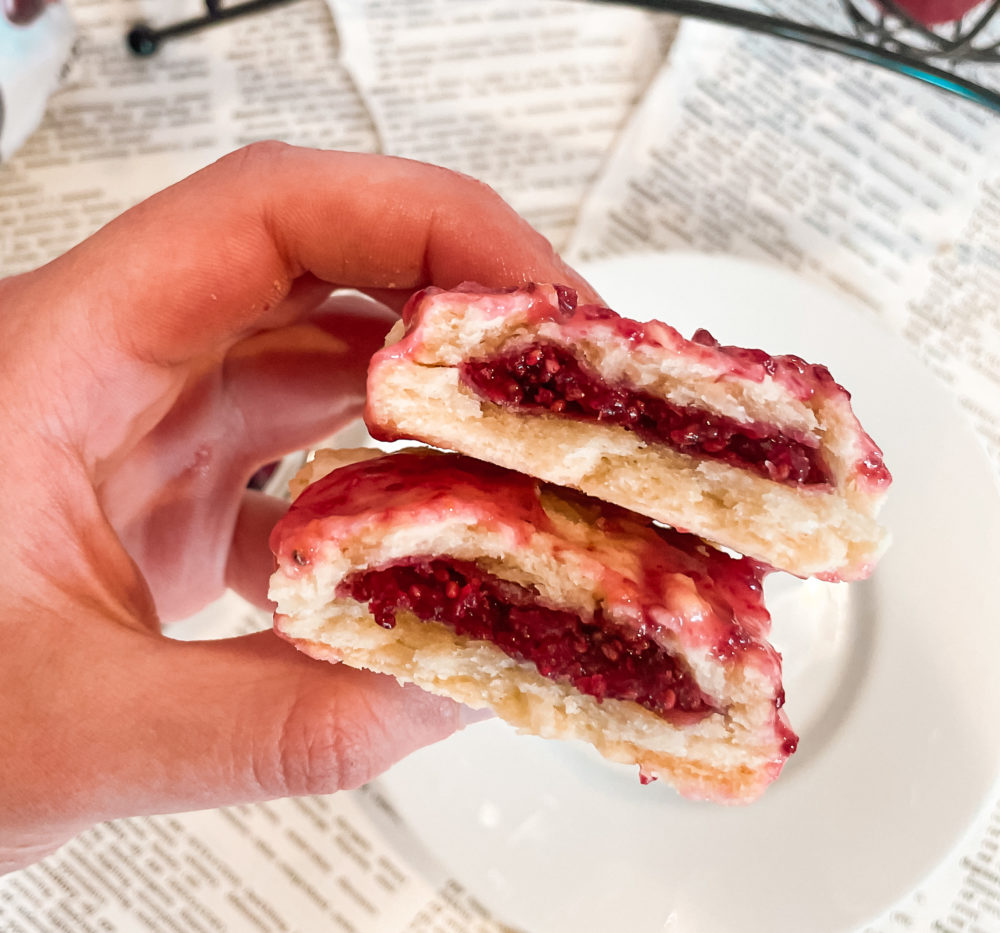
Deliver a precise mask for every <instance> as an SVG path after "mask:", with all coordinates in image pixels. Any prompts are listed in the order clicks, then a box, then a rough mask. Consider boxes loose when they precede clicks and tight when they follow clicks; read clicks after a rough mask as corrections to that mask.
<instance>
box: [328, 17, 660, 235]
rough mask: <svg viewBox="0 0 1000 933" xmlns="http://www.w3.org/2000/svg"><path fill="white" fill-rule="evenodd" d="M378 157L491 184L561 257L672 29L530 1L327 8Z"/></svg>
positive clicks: (652, 20) (651, 21) (647, 21)
mask: <svg viewBox="0 0 1000 933" xmlns="http://www.w3.org/2000/svg"><path fill="white" fill-rule="evenodd" d="M329 3H330V6H331V9H332V10H333V11H334V13H335V16H336V20H337V24H338V28H339V31H340V35H341V42H342V44H343V50H344V64H345V65H346V66H347V67H348V68H349V69H350V70H351V73H352V74H353V76H354V78H355V80H356V81H357V84H358V87H359V89H360V90H361V92H362V94H363V95H364V97H365V100H366V102H367V103H368V106H369V109H370V112H371V115H372V119H373V120H374V121H375V124H376V126H377V128H378V132H379V136H380V140H381V145H382V148H383V151H385V152H390V153H392V154H394V155H401V156H407V157H410V158H414V159H422V160H424V161H429V162H434V163H437V164H439V165H445V166H447V167H448V168H453V169H456V170H458V171H461V172H465V173H466V174H469V175H472V176H474V177H476V178H478V179H480V180H482V181H485V182H486V183H487V184H489V185H491V186H492V187H494V188H495V189H496V190H497V191H498V192H499V193H500V194H501V195H503V196H504V197H505V198H506V199H507V200H508V201H509V202H510V203H511V204H512V205H513V206H514V207H515V208H516V209H517V210H518V211H519V212H520V213H521V214H522V215H523V216H525V217H527V219H528V220H529V221H531V222H532V224H533V225H534V226H535V227H536V228H537V229H539V230H541V232H542V233H544V234H545V235H546V236H547V237H549V239H550V240H551V241H552V242H553V243H554V244H555V245H556V247H557V248H558V247H560V246H562V245H563V244H564V243H565V241H566V239H567V238H568V236H569V233H570V231H571V229H572V227H573V225H574V223H575V220H576V212H577V210H578V208H579V205H580V201H581V199H582V197H583V195H584V193H585V192H586V191H587V189H588V188H589V187H590V185H591V183H592V182H593V181H594V179H595V178H596V176H597V174H598V172H599V171H600V169H601V166H602V165H603V163H604V161H605V159H606V158H607V156H608V154H609V152H610V151H611V149H612V147H613V145H614V142H615V140H616V138H617V135H618V133H619V132H620V130H621V128H622V126H623V124H624V122H625V119H626V117H627V116H628V114H629V113H631V110H632V108H633V106H634V104H635V103H636V101H637V100H638V99H639V97H640V95H641V94H642V92H643V91H644V90H645V87H646V85H647V83H648V82H649V80H650V78H651V77H652V75H653V74H654V73H655V71H656V69H657V68H658V67H659V65H660V63H661V62H662V60H663V56H664V53H665V50H666V47H667V44H668V41H669V38H670V36H671V35H672V33H673V29H674V23H675V20H674V19H673V18H670V17H665V16H662V15H653V14H650V13H646V12H643V11H640V10H636V9H630V8H628V7H624V6H617V5H607V4H589V3H573V2H570V3H567V2H566V0H540V2H536V3H520V4H518V3H510V2H508V0H478V2H475V3H469V2H461V3H456V2H454V0H421V2H419V3H397V2H394V0H329Z"/></svg>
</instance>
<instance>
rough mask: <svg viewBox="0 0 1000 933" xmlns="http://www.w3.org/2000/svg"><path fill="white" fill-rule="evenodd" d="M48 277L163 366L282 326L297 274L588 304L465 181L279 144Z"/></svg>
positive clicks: (153, 204)
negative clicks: (544, 290)
mask: <svg viewBox="0 0 1000 933" xmlns="http://www.w3.org/2000/svg"><path fill="white" fill-rule="evenodd" d="M47 268H48V269H49V270H50V271H53V270H56V271H58V272H60V273H61V274H60V276H59V279H60V280H61V281H62V282H63V283H71V287H72V290H73V293H74V294H75V295H77V296H78V299H79V300H78V301H77V302H76V304H77V306H78V307H79V306H80V305H81V304H84V305H85V307H83V309H82V310H83V313H85V314H86V316H87V318H88V320H89V321H90V324H91V326H92V328H94V329H96V332H97V333H99V334H102V335H111V336H112V337H113V338H114V339H116V340H117V341H120V342H121V343H122V344H123V345H125V346H127V347H129V348H130V349H131V350H132V352H133V353H135V354H136V355H138V356H139V357H140V358H143V359H154V360H156V361H159V362H162V363H167V364H171V363H177V362H181V361H184V360H187V359H191V358H192V357H193V356H195V355H198V354H201V353H205V352H209V351H212V350H213V349H215V348H216V347H218V346H220V345H223V344H225V343H226V342H227V341H231V340H232V339H233V338H234V337H235V336H243V335H246V334H248V333H250V332H252V331H253V330H256V329H259V328H262V327H271V326H276V325H280V324H283V323H288V321H289V320H290V319H289V317H288V314H289V308H288V306H287V305H284V306H282V305H281V300H282V299H283V298H284V296H285V295H286V294H287V293H288V291H289V289H290V287H291V284H292V282H293V281H294V280H295V279H296V278H298V277H299V276H301V275H303V274H305V273H310V274H311V275H313V276H315V277H316V278H319V279H322V280H323V281H325V282H330V283H333V284H336V285H342V286H351V287H357V288H361V289H390V290H400V289H403V290H412V289H415V288H418V287H421V286H424V285H427V284H438V285H442V286H454V285H456V284H458V283H460V282H462V281H465V280H474V281H479V282H481V283H482V284H485V285H510V284H519V283H523V282H527V281H560V282H566V283H567V284H570V285H574V286H578V287H580V288H581V289H583V290H584V292H587V286H586V284H585V283H583V282H582V281H581V280H580V279H579V277H578V276H576V275H575V273H572V272H571V271H570V270H569V269H567V268H566V266H565V265H564V264H563V263H562V262H561V261H560V260H559V259H558V257H556V255H555V254H554V253H553V251H552V249H551V247H550V245H549V244H548V242H547V241H546V240H544V238H542V237H541V236H540V235H539V234H538V233H536V232H535V231H534V230H532V229H531V228H530V227H529V226H528V224H527V223H526V222H525V221H523V220H522V219H521V218H520V217H519V216H518V215H517V214H515V213H514V211H513V210H511V208H510V207H508V205H506V204H505V203H504V202H503V201H502V200H501V199H500V198H499V197H498V196H497V195H496V194H495V193H494V192H493V191H492V190H490V189H489V188H487V187H486V186H484V185H482V184H480V183H478V182H476V181H473V180H472V179H470V178H468V177H465V176H462V175H458V174H455V173H453V172H450V171H447V170H445V169H441V168H437V167H433V166H429V165H425V164H422V163H418V162H412V161H409V160H405V159H397V158H392V157H386V156H375V155H367V154H360V153H346V152H326V151H316V150H307V149H297V148H293V147H288V146H282V145H279V144H258V145H255V146H251V147H248V148H246V149H243V150H240V151H238V152H237V153H234V154H233V155H231V156H228V157H226V158H224V159H222V160H220V161H219V162H217V163H215V164H214V165H212V166H210V167H208V168H207V169H205V170H203V171H201V172H199V173H197V174H195V175H193V176H192V177H190V178H188V179H186V180H184V181H182V182H180V183H179V184H177V185H175V186H173V187H172V188H170V189H168V190H166V191H164V192H161V193H160V194H158V195H156V196H154V197H153V198H150V199H149V200H148V201H145V202H143V203H142V204H140V205H138V206H137V207H136V208H133V209H132V210H130V211H128V212H127V213H125V214H124V215H122V216H121V217H120V218H118V219H117V220H115V221H113V222H112V223H111V224H109V225H108V226H107V227H105V228H104V229H103V230H101V231H99V232H98V233H97V234H95V235H94V236H93V237H91V238H90V239H89V240H87V241H85V242H84V243H82V244H81V245H80V246H79V247H77V248H76V249H74V250H72V251H71V252H70V253H69V254H67V255H66V256H64V257H62V258H61V259H60V260H58V261H57V262H56V263H55V264H53V265H50V266H49V267H47ZM102 297H103V298H104V299H106V300H104V301H101V300H100V299H101V298H102ZM63 304H65V302H64V303H63Z"/></svg>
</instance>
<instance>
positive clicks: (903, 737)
mask: <svg viewBox="0 0 1000 933" xmlns="http://www.w3.org/2000/svg"><path fill="white" fill-rule="evenodd" d="M585 271H586V272H587V273H588V275H589V278H590V280H591V281H592V282H593V283H594V285H595V286H596V287H597V288H598V289H599V291H600V292H601V293H602V295H603V296H604V298H605V299H606V300H607V301H608V303H609V304H610V305H611V306H612V307H614V308H616V310H619V311H620V312H622V313H624V314H626V315H629V316H632V317H640V316H642V315H652V316H656V317H660V318H662V319H663V320H666V321H668V322H670V323H672V324H674V325H675V326H676V327H678V329H679V330H680V331H681V332H682V333H685V334H687V335H690V334H691V333H692V332H693V330H694V329H696V328H697V327H700V326H705V327H707V328H708V329H709V330H710V331H712V333H713V334H714V335H715V336H716V337H717V338H719V339H720V340H721V341H722V342H723V343H734V344H742V345H744V346H755V347H756V346H759V347H763V348H765V349H767V350H768V351H770V352H773V353H785V352H791V353H797V354H798V355H800V356H803V357H805V358H807V359H811V360H814V361H817V362H824V363H827V364H828V365H829V366H830V368H831V370H832V371H833V374H834V377H835V378H837V379H838V381H840V382H842V383H843V384H845V385H846V386H848V387H849V388H850V390H851V391H852V393H853V395H854V400H855V408H856V411H857V412H858V414H859V417H860V418H861V420H862V422H863V424H864V425H865V426H866V428H867V429H868V430H869V431H870V433H871V434H872V435H873V436H874V437H875V439H876V441H877V442H878V443H879V444H880V445H881V446H882V447H883V450H884V452H885V458H886V463H887V464H888V466H889V468H890V470H891V471H892V472H893V475H894V477H895V482H894V485H893V487H892V489H891V492H890V497H889V501H888V503H887V505H886V508H885V510H884V512H883V516H884V519H885V521H886V523H887V524H888V526H889V528H890V529H891V531H892V533H893V536H894V543H893V545H892V547H891V549H890V550H889V552H888V554H887V555H886V556H885V558H884V559H883V560H882V562H881V563H880V565H879V566H878V568H877V570H876V572H875V574H874V576H873V577H872V579H870V580H868V581H865V582H864V583H858V584H851V585H846V584H825V583H819V582H815V581H807V582H803V581H797V580H794V579H790V578H784V577H781V576H775V577H772V578H771V579H770V581H769V583H768V590H769V598H770V607H771V611H772V615H773V616H774V619H775V627H774V641H775V643H776V645H777V647H778V648H779V649H780V650H781V651H782V653H783V655H784V659H785V687H786V692H787V696H788V700H787V710H788V713H789V716H790V717H791V719H792V721H793V725H794V726H795V727H796V728H797V730H798V732H799V733H800V736H801V743H800V746H799V751H798V753H797V754H796V755H795V756H794V757H793V758H792V760H791V761H790V763H789V764H788V765H787V767H786V769H785V772H784V774H783V775H782V776H781V778H780V779H779V780H778V782H777V783H776V784H774V785H773V786H772V787H771V788H770V789H769V790H768V792H767V793H766V794H765V796H764V798H763V799H762V800H760V801H759V802H758V803H756V804H753V805H752V806H749V807H737V808H730V807H719V806H716V805H711V804H700V803H692V802H689V801H685V800H681V799H679V798H678V797H676V796H675V795H674V794H673V793H672V792H671V791H670V790H669V789H668V788H666V787H663V786H658V785H656V784H653V785H649V786H645V787H644V786H641V785H640V784H639V781H638V779H637V775H636V773H635V771H634V770H631V769H625V768H618V767H617V766H612V765H608V764H606V763H605V762H604V761H603V760H601V759H599V758H598V757H597V756H596V754H592V753H590V751H589V749H586V748H582V747H578V746H577V745H575V744H571V743H563V742H545V741H542V740H540V739H536V738H534V737H525V736H517V735H515V734H514V733H513V732H512V731H511V730H510V729H508V728H507V727H506V726H505V725H504V724H502V723H498V722H488V723H484V724H481V725H477V726H474V727H470V728H469V729H467V730H466V731H465V732H464V733H462V734H460V735H458V736H455V737H454V738H452V739H449V740H448V741H447V742H444V743H442V744H440V745H438V746H436V747H433V748H429V749H425V750H423V751H421V752H419V753H417V754H416V755H413V756H411V757H410V758H409V759H408V760H407V761H405V762H403V763H401V764H400V765H398V766H397V767H396V768H394V769H393V770H392V771H391V772H390V773H389V774H388V775H387V776H386V777H385V778H384V779H383V782H382V789H383V791H385V792H386V793H387V794H388V796H389V799H390V800H391V801H392V802H393V804H394V805H395V806H396V807H397V808H398V809H399V811H400V812H401V813H402V815H403V816H404V818H405V819H406V820H408V821H409V823H410V825H411V826H412V827H413V828H414V829H415V831H416V832H417V834H418V835H419V836H420V837H421V838H422V840H423V841H424V842H425V843H426V844H428V845H429V846H430V847H431V848H432V850H433V851H434V852H435V854H436V855H437V856H438V857H439V858H440V859H441V860H442V861H443V862H444V864H445V866H446V867H447V868H449V869H450V870H451V871H452V872H453V873H454V874H455V875H456V876H457V878H458V879H459V880H460V881H461V882H462V883H463V884H464V885H466V887H468V888H469V890H470V891H471V892H472V893H473V894H474V895H475V896H476V897H477V898H479V899H480V900H481V901H482V902H483V903H484V904H485V905H486V906H487V907H488V908H490V909H491V910H493V911H494V912H496V913H497V914H498V915H499V916H500V917H501V918H502V919H504V920H505V921H506V922H508V923H511V924H514V925H516V926H518V927H520V928H522V929H524V930H527V931H530V933H564V931H565V933H590V931H593V933H617V931H626V930H627V931H629V933H653V931H657V933H660V931H668V933H688V931H692V933H756V931H761V933H764V931H766V933H784V931H788V933H803V931H809V933H825V931H837V933H843V931H848V930H852V929H855V928H856V927H857V926H858V925H860V924H862V923H863V922H864V921H866V920H869V919H871V918H873V917H874V916H876V915H878V914H879V913H881V912H882V911H884V910H885V909H887V908H888V907H889V906H891V904H892V903H893V902H894V901H896V900H897V899H898V898H900V897H902V896H903V895H905V894H906V893H907V891H909V890H910V889H911V888H913V887H914V886H916V885H917V884H918V883H919V881H920V880H921V879H922V878H923V877H924V876H925V875H926V874H927V873H928V872H929V871H930V870H931V869H932V868H933V867H934V866H935V864H936V863H937V862H938V861H940V860H941V859H942V858H943V857H944V856H945V855H946V854H947V852H948V850H949V849H950V848H951V847H952V846H953V845H954V844H955V843H956V842H957V840H958V838H959V836H960V834H961V833H962V832H963V830H965V829H966V828H967V827H968V825H969V824H970V822H971V820H972V819H973V818H974V816H975V815H976V813H977V810H978V809H979V807H980V806H981V804H982V803H983V801H984V799H985V798H986V797H987V795H988V794H989V793H990V791H991V788H992V787H993V784H994V780H995V778H996V776H997V775H998V773H1000V715H998V714H1000V677H998V676H997V672H996V659H997V657H1000V624H998V622H1000V611H998V609H1000V589H998V587H997V584H996V577H997V573H998V570H997V568H998V567H1000V498H998V496H997V493H996V489H995V486H994V479H993V474H992V472H991V470H990V468H989V466H988V464H987V460H986V457H985V455H984V453H983V451H982V449H981V447H980V445H979V443H978V441H977V440H976V438H975V437H974V436H973V434H972V432H971V430H970V429H969V428H967V427H966V425H965V423H964V421H963V420H962V418H961V416H960V415H959V414H958V410H957V408H956V407H955V406H954V405H953V404H952V402H951V400H950V398H949V397H948V396H947V395H946V393H945V392H944V391H943V390H942V389H941V388H940V387H939V385H938V383H937V382H936V381H935V380H934V379H933V378H932V377H931V376H930V375H928V374H927V373H926V372H925V371H924V369H923V368H922V367H921V366H920V365H919V364H918V363H917V362H916V361H915V360H914V359H913V358H912V357H911V356H910V354H909V353H908V351H907V350H906V348H905V347H904V346H903V345H902V344H901V343H900V341H899V340H897V339H895V338H892V337H890V336H889V335H888V334H887V333H885V332H884V331H883V330H882V329H881V328H880V326H879V325H878V324H877V323H876V322H875V321H874V320H873V315H872V314H871V313H870V312H866V311H858V310H856V309H855V308H854V307H852V306H851V305H850V304H848V303H846V302H845V300H844V299H843V298H840V297H838V296H835V295H832V294H830V293H828V292H826V291H823V290H821V289H820V288H818V287H816V286H814V285H811V284H809V283H805V282H803V281H800V280H799V279H797V278H795V277H792V276H791V275H789V274H788V273H786V272H783V271H780V270H777V269H773V268H770V267H763V266H758V265H755V264H750V263H747V262H743V261H735V260H731V259H724V258H719V257H706V256H691V255H680V254H669V255H661V256H652V257H651V256H646V257H629V258H626V259H623V260H616V261H612V262H608V263H605V264H601V265H596V266H594V267H593V268H589V269H586V270H585Z"/></svg>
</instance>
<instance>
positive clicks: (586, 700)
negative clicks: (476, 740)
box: [270, 448, 797, 802]
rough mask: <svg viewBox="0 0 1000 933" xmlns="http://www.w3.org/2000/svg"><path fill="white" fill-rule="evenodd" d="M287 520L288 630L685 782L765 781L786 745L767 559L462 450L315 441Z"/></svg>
mask: <svg viewBox="0 0 1000 933" xmlns="http://www.w3.org/2000/svg"><path fill="white" fill-rule="evenodd" d="M293 493H296V494H297V497H296V498H295V500H294V502H293V503H292V505H291V508H290V510H289V512H288V514H287V515H286V516H285V517H284V518H283V519H282V520H281V521H280V522H279V523H278V525H277V526H276V527H275V529H274V531H273V534H272V537H271V547H272V550H273V551H274V553H275V556H276V558H277V570H276V571H275V573H274V575H273V577H272V581H271V591H270V596H271V599H272V600H274V601H275V602H276V604H277V611H276V614H275V629H276V631H277V632H278V633H279V634H280V635H281V636H283V637H284V638H286V639H288V640H289V641H291V642H292V643H294V644H295V645H296V646H297V647H298V648H299V649H301V650H302V651H304V652H306V653H307V654H309V655H311V656H314V657H317V658H322V659H327V660H331V661H341V662H343V663H346V664H349V665H351V666H353V667H359V668H365V669H369V670H373V671H377V672H381V673H384V674H390V675H393V676H395V677H396V678H397V679H399V680H400V681H404V682H412V683H416V684H418V685H420V686H421V687H423V688H424V689H426V690H429V691H431V692H433V693H438V694H443V695H446V696H450V697H453V698H454V699H456V700H459V701H461V702H462V703H465V704H468V705H469V706H472V707H476V708H482V707H490V708H492V709H493V710H494V711H495V712H496V713H497V714H498V715H499V716H500V717H502V718H503V719H505V720H507V721H508V722H510V723H511V724H513V725H514V726H515V727H517V728H518V729H520V730H522V731H525V732H530V733H534V734H537V735H540V736H544V737H547V738H561V739H579V740H583V741H585V742H589V743H590V744H592V745H593V746H594V747H595V748H597V750H598V751H600V752H601V753H602V754H603V755H605V756H606V757H607V758H609V759H611V760H614V761H619V762H626V763H630V764H635V765H638V767H639V770H640V774H641V776H642V777H643V779H644V780H651V779H654V778H662V779H663V780H664V781H665V782H668V783H669V784H671V785H673V786H674V787H675V788H677V790H678V791H680V792H681V793H682V794H684V795H686V796H690V797H695V798H704V799H711V800H717V801H725V802H744V801H749V800H752V799H754V798H755V797H757V796H758V795H759V794H760V793H762V792H763V790H764V789H765V787H766V786H767V785H768V784H769V783H770V782H771V781H772V780H773V779H774V778H775V777H776V776H777V775H778V773H779V772H780V771H781V768H782V765H783V764H784V762H785V760H786V759H787V758H788V756H789V755H790V754H791V753H792V752H793V751H794V749H795V745H796V741H797V740H796V737H795V735H794V733H793V732H792V730H791V728H790V727H789V724H788V721H787V718H786V716H785V712H784V710H783V709H782V706H783V702H784V693H783V690H782V686H781V660H780V657H779V655H778V654H777V652H776V651H775V650H774V649H773V648H772V647H771V646H770V645H769V644H768V642H767V640H766V637H767V633H768V628H769V624H770V619H769V616H768V613H767V611H766V609H765V608H764V604H763V599H762V591H761V577H762V573H763V570H762V568H761V566H760V565H759V564H758V563H757V562H755V561H753V560H751V559H749V558H743V557H733V556H730V555H728V554H726V553H724V552H722V551H719V550H717V549H715V548H713V547H711V546H709V545H708V544H706V543H705V542H703V541H701V540H700V539H698V538H696V537H694V536H692V535H685V534H681V533H680V532H677V531H675V530H673V529H669V528H663V527H660V526H658V525H656V524H655V523H653V522H651V521H650V520H649V519H648V518H645V517H643V516H639V515H637V514H634V513H632V512H629V511H627V510H625V509H622V508H620V507H617V506H613V505H608V504H606V503H603V502H600V501H598V500H595V499H593V498H590V497H587V496H584V495H582V494H580V493H577V492H573V491H570V490H567V489H562V488H559V487H555V486H551V485H549V484H546V483H542V482H540V481H538V480H536V479H534V478H532V477H529V476H526V475H524V474H521V473H516V472H513V471H510V470H506V469H503V468H501V467H497V466H495V465H492V464H488V463H485V462H482V461H479V460H475V459H472V458H469V457H465V456H462V455H460V454H455V453H443V452H440V451H433V450H430V449H428V448H411V449H406V450H402V451H399V452H396V453H392V454H379V453H378V452H376V451H373V450H362V451H320V452H318V453H317V454H316V456H315V458H314V459H313V460H312V461H311V462H310V463H308V464H307V465H306V467H305V468H304V470H303V474H302V475H301V476H300V478H299V479H298V480H297V481H296V482H295V483H294V484H293Z"/></svg>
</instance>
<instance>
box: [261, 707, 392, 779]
mask: <svg viewBox="0 0 1000 933" xmlns="http://www.w3.org/2000/svg"><path fill="white" fill-rule="evenodd" d="M339 712H340V713H344V715H338V713H339ZM376 731H377V728H376V725H375V721H374V720H370V719H369V718H368V717H359V716H357V715H356V714H355V715H351V714H349V712H348V711H345V710H338V704H336V703H333V704H328V705H327V706H326V708H324V709H322V710H317V709H316V708H315V707H314V708H312V709H310V708H308V707H303V706H301V705H297V706H296V707H294V708H293V709H292V710H291V711H290V713H289V715H288V717H287V719H286V721H285V723H284V726H283V728H282V730H281V733H280V735H279V739H278V746H277V768H276V775H275V779H276V780H275V783H276V784H277V787H276V788H275V789H276V790H277V791H278V793H280V794H282V795H293V796H298V795H312V794H327V793H332V792H333V791H337V790H350V789H351V788H354V787H359V786H361V785H362V784H364V783H365V782H367V781H369V780H371V779H372V778H373V777H374V776H375V775H376V774H377V773H378V771H379V770H381V769H380V767H379V762H378V760H377V758H378V755H377V754H376V750H377V749H378V748H379V747H380V743H379V741H378V736H376V735H374V734H373V733H374V732H376Z"/></svg>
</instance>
